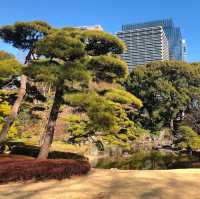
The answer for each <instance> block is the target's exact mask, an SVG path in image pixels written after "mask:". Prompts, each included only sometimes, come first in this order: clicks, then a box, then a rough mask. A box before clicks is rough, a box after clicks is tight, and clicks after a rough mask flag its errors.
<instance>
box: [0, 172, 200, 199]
mask: <svg viewBox="0 0 200 199" xmlns="http://www.w3.org/2000/svg"><path fill="white" fill-rule="evenodd" d="M135 198H137V199H200V169H187V170H168V171H163V170H161V171H122V170H102V169H101V170H100V169H93V170H92V171H91V172H90V173H89V174H88V175H87V176H83V177H73V178H71V179H66V180H62V181H57V180H50V181H46V182H37V183H36V182H35V183H34V182H27V183H9V184H7V185H0V199H135Z"/></svg>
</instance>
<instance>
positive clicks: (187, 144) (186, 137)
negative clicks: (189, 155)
mask: <svg viewBox="0 0 200 199" xmlns="http://www.w3.org/2000/svg"><path fill="white" fill-rule="evenodd" d="M176 134H177V136H178V139H177V140H176V145H177V146H178V147H179V148H181V149H190V150H194V151H195V150H199V149H200V136H199V135H198V134H197V133H196V132H195V131H193V130H192V128H190V127H189V126H179V128H178V130H177V133H176Z"/></svg>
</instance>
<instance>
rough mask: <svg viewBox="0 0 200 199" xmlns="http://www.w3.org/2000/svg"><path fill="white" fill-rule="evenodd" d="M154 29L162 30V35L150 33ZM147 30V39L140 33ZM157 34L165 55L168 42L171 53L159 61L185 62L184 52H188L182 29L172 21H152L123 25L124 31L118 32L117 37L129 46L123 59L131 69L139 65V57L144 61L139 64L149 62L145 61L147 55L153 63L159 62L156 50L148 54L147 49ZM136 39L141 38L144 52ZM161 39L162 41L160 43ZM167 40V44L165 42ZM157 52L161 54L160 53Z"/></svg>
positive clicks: (154, 32) (161, 57)
mask: <svg viewBox="0 0 200 199" xmlns="http://www.w3.org/2000/svg"><path fill="white" fill-rule="evenodd" d="M153 28H155V29H158V28H159V29H162V31H161V32H162V34H161V33H158V32H156V31H148V29H149V30H150V29H153ZM145 29H146V30H147V31H146V33H145V37H143V36H142V35H141V34H140V31H144V30H145ZM133 32H137V34H132V33H133ZM163 32H164V33H163ZM142 34H143V33H142ZM148 34H149V35H148ZM157 34H160V37H159V38H157V42H158V43H160V44H162V45H161V49H163V51H165V54H166V51H167V50H166V48H167V47H166V46H167V44H166V43H167V42H168V52H169V53H168V54H169V57H167V56H160V59H159V60H167V59H170V60H184V53H183V52H185V50H186V49H185V48H186V43H185V42H184V43H183V40H182V35H181V31H180V28H179V27H176V26H175V25H174V23H173V21H172V19H165V20H158V21H150V22H145V23H138V24H126V25H122V31H121V32H118V33H117V36H118V37H119V38H121V39H122V40H124V41H125V43H126V45H127V48H128V50H127V52H125V53H124V54H123V55H122V58H124V60H125V61H127V63H128V65H129V67H130V68H131V67H134V66H135V65H137V64H138V61H137V60H138V56H140V58H141V59H140V60H143V62H142V61H141V62H139V64H143V63H146V62H148V61H149V60H146V59H144V57H145V55H146V54H149V56H150V57H151V58H152V59H151V61H153V60H158V59H154V54H155V51H156V49H155V50H154V51H152V50H151V51H150V52H148V51H149V48H147V47H146V43H148V42H149V43H153V42H154V41H153V39H154V37H156V35H157ZM161 35H163V36H161ZM164 35H165V36H164ZM136 37H140V43H141V44H142V45H143V46H142V47H143V51H141V49H140V48H138V43H137V39H136ZM147 38H148V39H147ZM159 39H160V41H158V40H159ZM165 39H167V42H166V41H164V40H165ZM143 40H146V41H143ZM147 40H148V41H147ZM139 46H140V45H139ZM133 48H134V52H133V50H132V49H133ZM153 48H154V46H152V49H153ZM184 49H185V50H184ZM163 51H160V54H162V53H164V52H163ZM156 52H157V53H158V54H159V52H158V51H156ZM136 54H137V57H136ZM158 57H159V56H158ZM130 60H131V62H130ZM129 62H130V63H129Z"/></svg>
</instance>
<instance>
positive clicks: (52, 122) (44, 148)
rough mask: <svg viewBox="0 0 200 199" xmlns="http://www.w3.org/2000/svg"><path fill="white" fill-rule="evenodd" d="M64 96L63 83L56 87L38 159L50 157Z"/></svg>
mask: <svg viewBox="0 0 200 199" xmlns="http://www.w3.org/2000/svg"><path fill="white" fill-rule="evenodd" d="M62 96H63V84H60V85H58V86H57V87H56V93H55V97H54V102H53V106H52V108H51V112H50V115H49V119H48V123H47V125H46V127H45V131H44V135H43V136H42V137H43V140H42V144H41V148H40V153H39V155H38V159H46V158H47V157H48V154H49V149H50V147H51V144H52V142H53V137H54V130H55V126H56V120H57V118H58V113H59V110H60V106H61V104H62Z"/></svg>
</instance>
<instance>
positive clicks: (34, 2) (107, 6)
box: [0, 0, 200, 61]
mask: <svg viewBox="0 0 200 199" xmlns="http://www.w3.org/2000/svg"><path fill="white" fill-rule="evenodd" d="M199 6H200V2H199V1H198V0H191V1H182V0H176V1H174V0H167V1H161V0H154V1H149V0H124V1H119V0H109V1H107V0H101V1H99V0H85V1H83V0H74V1H65V0H58V1H49V0H42V1H41V0H29V1H28V2H27V1H26V0H20V1H17V0H13V1H12V3H11V2H10V1H2V2H1V6H0V26H1V25H6V24H13V23H14V22H16V21H32V20H43V21H47V22H48V23H50V24H51V25H53V26H55V27H63V26H83V25H94V24H100V25H101V26H102V27H103V28H104V30H105V31H107V32H111V33H116V32H117V31H119V30H120V29H121V25H122V24H126V23H137V22H144V21H150V20H157V19H163V18H172V19H173V20H174V22H175V23H176V25H177V26H180V27H181V31H182V34H183V38H185V39H186V40H187V43H188V61H198V60H199V58H198V52H199V51H200V46H199V35H200V29H199V28H198V26H199V21H198V20H197V19H199V17H200V12H199ZM0 49H1V50H6V51H9V52H11V53H14V54H15V55H16V56H17V57H18V58H19V59H22V57H23V54H22V53H19V52H18V51H17V50H16V49H13V48H12V47H10V46H9V45H6V44H4V43H3V42H0Z"/></svg>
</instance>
